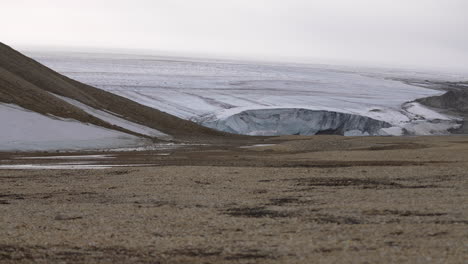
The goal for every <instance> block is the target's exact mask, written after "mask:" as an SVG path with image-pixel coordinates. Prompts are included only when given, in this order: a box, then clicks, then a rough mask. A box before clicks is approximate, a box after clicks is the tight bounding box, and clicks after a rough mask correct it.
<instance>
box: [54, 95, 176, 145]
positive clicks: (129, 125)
mask: <svg viewBox="0 0 468 264" xmlns="http://www.w3.org/2000/svg"><path fill="white" fill-rule="evenodd" d="M54 96H57V97H58V98H60V99H62V100H63V101H65V102H67V103H69V104H71V105H74V106H76V107H78V108H80V109H81V110H83V111H85V112H86V113H88V114H90V115H93V116H95V117H97V118H99V119H101V120H103V121H105V122H107V123H109V124H111V125H115V126H118V127H121V128H124V129H127V130H129V131H133V132H135V133H138V134H141V135H146V136H149V137H156V138H159V139H164V140H170V139H172V137H171V136H169V135H167V134H165V133H163V132H161V131H158V130H156V129H153V128H150V127H147V126H143V125H140V124H136V123H134V122H131V121H129V120H126V119H124V118H121V117H118V115H117V114H115V113H112V112H108V111H102V110H99V109H96V108H93V107H91V106H88V105H85V104H83V103H80V102H78V101H77V100H73V99H71V98H68V97H65V96H60V95H56V94H54Z"/></svg>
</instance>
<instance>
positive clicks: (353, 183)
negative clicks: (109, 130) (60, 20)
mask: <svg viewBox="0 0 468 264" xmlns="http://www.w3.org/2000/svg"><path fill="white" fill-rule="evenodd" d="M255 144H271V145H264V146H258V147H252V148H240V147H241V146H244V145H255ZM87 154H89V153H87ZM107 154H108V153H107ZM161 154H164V155H161ZM49 155H52V154H47V153H42V154H40V155H39V156H41V159H35V158H32V159H22V158H25V157H34V156H38V154H37V153H35V154H33V153H29V154H28V153H16V154H14V153H3V154H0V160H1V162H0V164H1V165H5V164H23V163H40V162H41V163H52V162H56V161H55V160H53V159H54V158H50V160H44V159H43V158H44V157H46V156H49ZM53 155H55V153H54V154H53ZM65 155H70V154H65ZM73 155H77V153H75V154H73ZM111 155H113V157H112V158H110V159H101V160H97V159H96V160H93V159H92V158H90V160H88V162H89V163H92V162H94V163H95V164H120V165H130V166H129V167H117V168H112V169H102V170H0V226H1V228H0V263H467V262H468V191H467V190H468V138H467V137H463V136H450V137H406V138H382V137H372V138H367V137H339V136H316V137H279V138H269V139H268V138H265V139H255V138H253V139H251V141H249V142H235V143H233V142H230V143H229V144H224V145H223V144H215V145H202V146H188V147H184V148H179V149H173V150H170V151H164V153H161V152H160V151H159V152H158V151H151V152H131V153H111ZM136 165H139V166H140V167H137V166H136ZM142 165H143V166H142Z"/></svg>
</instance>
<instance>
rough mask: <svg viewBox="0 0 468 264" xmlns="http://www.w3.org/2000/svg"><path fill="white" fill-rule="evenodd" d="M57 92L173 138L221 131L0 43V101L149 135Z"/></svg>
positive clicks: (207, 135)
mask: <svg viewBox="0 0 468 264" xmlns="http://www.w3.org/2000/svg"><path fill="white" fill-rule="evenodd" d="M56 95H57V96H56ZM63 97H65V98H70V99H73V100H75V101H77V102H79V103H81V104H84V105H86V106H87V107H90V108H91V109H94V110H95V111H100V112H103V113H104V112H105V113H107V114H109V113H110V114H112V115H115V116H117V117H119V118H120V119H122V120H127V121H129V122H133V123H136V124H137V125H143V126H146V127H149V128H151V129H155V130H158V131H161V132H163V133H165V134H167V135H170V136H172V137H173V138H175V139H181V140H184V139H197V138H206V137H219V136H225V135H227V134H226V133H221V132H218V131H215V130H212V129H209V128H206V127H202V126H200V125H197V124H195V123H193V122H190V121H186V120H183V119H180V118H177V117H174V116H172V115H170V114H167V113H164V112H161V111H159V110H156V109H153V108H150V107H147V106H143V105H141V104H138V103H136V102H134V101H131V100H129V99H126V98H123V97H120V96H118V95H115V94H111V93H109V92H106V91H103V90H100V89H97V88H94V87H91V86H89V85H85V84H82V83H80V82H77V81H75V80H72V79H70V78H67V77H65V76H63V75H60V74H59V73H57V72H55V71H53V70H51V69H49V68H47V67H45V66H43V65H42V64H40V63H38V62H37V61H35V60H33V59H31V58H28V57H26V56H24V55H22V54H21V53H19V52H17V51H15V50H14V49H12V48H10V47H8V46H6V45H4V44H2V43H0V103H6V104H14V105H18V106H20V107H22V108H24V109H27V110H30V111H33V112H37V113H40V114H47V115H52V116H55V117H59V118H66V119H74V120H77V121H80V122H82V123H89V124H92V125H95V126H99V127H103V128H106V129H112V130H117V131H120V132H123V133H126V134H131V135H136V136H146V137H151V136H148V135H144V134H141V133H139V132H138V131H137V132H135V131H134V130H132V129H128V127H127V128H124V127H122V126H116V125H113V124H111V123H110V122H107V121H104V120H102V118H99V117H97V116H96V115H94V114H92V113H91V112H89V111H84V110H83V109H82V108H80V107H77V106H76V105H74V104H70V103H69V102H67V101H66V100H63ZM120 123H122V122H120Z"/></svg>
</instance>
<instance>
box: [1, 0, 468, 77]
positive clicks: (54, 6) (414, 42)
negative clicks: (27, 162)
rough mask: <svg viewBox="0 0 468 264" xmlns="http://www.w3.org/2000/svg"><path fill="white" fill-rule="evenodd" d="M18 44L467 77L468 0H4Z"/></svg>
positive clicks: (6, 38) (4, 20)
mask: <svg viewBox="0 0 468 264" xmlns="http://www.w3.org/2000/svg"><path fill="white" fill-rule="evenodd" d="M0 10H1V15H0V23H1V24H0V25H1V27H0V37H1V39H0V41H2V42H4V43H6V44H9V45H12V46H14V47H34V46H43V47H75V48H77V47H78V48H80V47H83V48H114V49H115V48H117V49H121V48H123V49H135V50H138V49H145V50H155V51H158V52H159V53H161V52H164V51H167V52H170V53H173V52H177V53H181V54H201V55H207V56H214V57H217V56H232V57H245V58H254V59H255V58H257V59H264V58H268V59H278V60H284V59H287V60H298V61H299V60H309V61H312V62H314V61H317V62H327V61H330V62H334V61H337V62H340V61H343V62H359V63H370V64H375V65H395V66H421V67H425V68H427V67H429V68H431V67H435V68H438V67H448V68H453V69H463V70H468V13H467V12H468V0H80V1H78V0H0Z"/></svg>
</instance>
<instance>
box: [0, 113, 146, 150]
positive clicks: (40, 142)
mask: <svg viewBox="0 0 468 264" xmlns="http://www.w3.org/2000/svg"><path fill="white" fill-rule="evenodd" d="M0 124H1V129H0V150H1V151H13V150H14V151H25V150H28V151H30V150H33V151H43V150H56V149H61V150H83V149H102V148H129V147H137V146H141V145H144V144H146V143H147V142H146V141H144V140H142V139H140V138H138V137H135V136H133V135H129V134H125V133H122V132H119V131H114V130H110V129H105V128H102V127H98V126H94V125H89V124H84V123H80V122H78V121H76V120H72V119H59V118H55V117H50V116H45V115H41V114H38V113H35V112H31V111H28V110H25V109H23V108H21V107H19V106H16V105H11V104H0Z"/></svg>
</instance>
